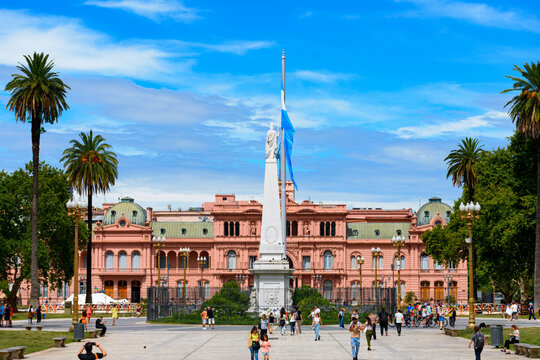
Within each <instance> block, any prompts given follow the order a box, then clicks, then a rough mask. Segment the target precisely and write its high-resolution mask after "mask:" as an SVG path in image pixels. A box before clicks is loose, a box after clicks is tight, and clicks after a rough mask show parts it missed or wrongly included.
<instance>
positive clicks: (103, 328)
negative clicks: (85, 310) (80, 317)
mask: <svg viewBox="0 0 540 360" xmlns="http://www.w3.org/2000/svg"><path fill="white" fill-rule="evenodd" d="M96 329H101V336H105V333H106V332H107V327H106V326H105V321H103V316H100V317H98V318H97V319H96Z"/></svg>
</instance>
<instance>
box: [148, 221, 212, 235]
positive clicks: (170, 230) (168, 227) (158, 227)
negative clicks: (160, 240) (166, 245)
mask: <svg viewBox="0 0 540 360" xmlns="http://www.w3.org/2000/svg"><path fill="white" fill-rule="evenodd" d="M150 227H151V228H152V230H153V232H152V235H154V236H160V235H162V236H165V238H175V239H194V238H195V239H197V238H201V239H210V238H213V237H214V223H213V222H162V221H153V222H152V223H151V224H150ZM205 230H206V231H205ZM163 231H164V233H163Z"/></svg>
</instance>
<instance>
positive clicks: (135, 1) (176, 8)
mask: <svg viewBox="0 0 540 360" xmlns="http://www.w3.org/2000/svg"><path fill="white" fill-rule="evenodd" d="M85 4H86V5H95V6H99V7H104V8H109V9H121V10H125V11H129V12H132V13H134V14H137V15H139V16H144V17H146V18H148V19H151V20H154V21H157V20H160V19H162V18H172V19H174V20H177V21H184V22H190V21H193V20H196V19H198V18H199V15H198V13H199V10H197V9H195V8H188V7H186V6H184V4H183V3H182V2H180V1H175V0H89V1H86V2H85Z"/></svg>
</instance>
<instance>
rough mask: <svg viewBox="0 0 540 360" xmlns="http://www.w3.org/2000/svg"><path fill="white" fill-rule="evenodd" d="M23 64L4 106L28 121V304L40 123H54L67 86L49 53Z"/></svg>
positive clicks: (34, 296)
mask: <svg viewBox="0 0 540 360" xmlns="http://www.w3.org/2000/svg"><path fill="white" fill-rule="evenodd" d="M24 59H25V60H26V64H25V65H23V64H21V63H19V65H18V66H17V69H19V71H20V72H21V73H20V74H13V75H11V81H10V82H8V83H7V85H6V88H5V91H8V92H10V93H11V97H10V99H9V100H8V103H7V106H6V108H7V109H8V110H9V111H13V112H15V120H17V121H22V122H27V121H28V122H30V124H31V134H32V212H31V214H32V215H31V218H32V250H31V262H30V268H31V270H30V277H31V290H30V304H32V305H34V307H36V306H37V305H38V302H39V279H38V275H39V274H38V189H39V181H38V180H39V179H38V170H39V142H40V137H41V131H42V126H43V125H44V124H45V123H49V124H54V123H55V122H57V121H58V118H59V117H60V116H61V115H62V111H64V110H67V109H69V106H68V104H67V102H66V93H67V90H70V88H69V86H67V85H66V84H64V82H63V81H62V80H61V79H60V78H59V77H58V73H56V72H54V71H53V68H54V62H53V61H52V60H51V61H49V55H45V54H43V53H40V54H38V53H34V55H32V56H30V55H25V56H24Z"/></svg>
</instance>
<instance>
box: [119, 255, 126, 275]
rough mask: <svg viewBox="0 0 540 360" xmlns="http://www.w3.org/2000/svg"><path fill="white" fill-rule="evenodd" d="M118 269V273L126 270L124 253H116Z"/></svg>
mask: <svg viewBox="0 0 540 360" xmlns="http://www.w3.org/2000/svg"><path fill="white" fill-rule="evenodd" d="M118 268H119V269H120V271H122V270H124V271H125V270H126V269H127V253H126V252H125V251H120V252H119V253H118Z"/></svg>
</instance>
